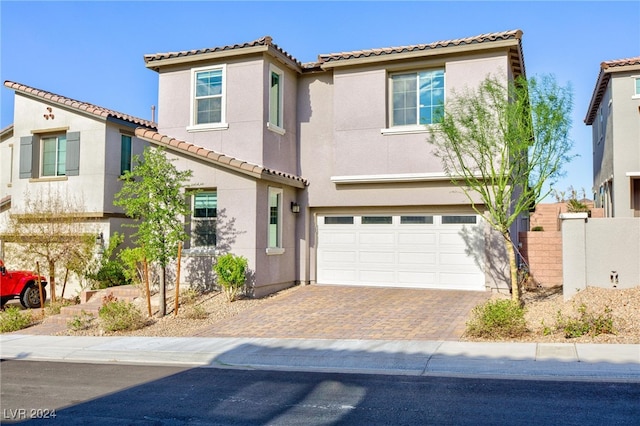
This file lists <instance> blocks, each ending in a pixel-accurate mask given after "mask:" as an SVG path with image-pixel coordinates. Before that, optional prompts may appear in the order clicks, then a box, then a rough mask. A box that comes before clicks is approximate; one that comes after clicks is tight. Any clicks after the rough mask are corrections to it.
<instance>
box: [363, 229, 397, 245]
mask: <svg viewBox="0 0 640 426" xmlns="http://www.w3.org/2000/svg"><path fill="white" fill-rule="evenodd" d="M358 241H359V242H360V244H369V245H375V246H378V245H389V246H392V245H393V244H394V242H395V233H394V232H385V233H376V232H368V231H360V234H359V238H358Z"/></svg>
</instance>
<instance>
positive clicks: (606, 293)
mask: <svg viewBox="0 0 640 426" xmlns="http://www.w3.org/2000/svg"><path fill="white" fill-rule="evenodd" d="M298 288H299V287H293V288H290V289H287V290H284V291H281V292H279V293H276V294H273V295H271V296H268V297H265V298H261V299H249V298H242V299H239V300H236V301H235V302H232V303H229V302H227V300H226V299H225V297H224V295H223V294H222V293H218V292H211V293H207V294H204V295H202V296H200V297H199V298H198V299H197V300H196V301H195V303H194V304H193V305H187V306H181V307H180V308H179V314H178V315H177V316H175V315H174V313H173V312H172V310H170V311H169V312H168V314H167V316H165V317H164V318H157V317H154V318H153V319H151V320H150V324H149V325H148V326H146V327H144V328H142V329H139V330H135V331H127V332H117V333H112V334H111V335H127V336H155V337H157V336H173V337H179V336H193V335H196V334H197V333H198V332H199V331H200V330H203V329H206V328H207V327H210V326H211V325H213V324H215V323H217V322H219V321H222V320H225V319H232V318H234V317H236V318H237V319H238V320H241V318H242V316H241V313H242V312H243V311H245V310H248V309H252V308H255V307H258V306H260V305H261V304H263V303H268V302H269V301H270V300H271V299H273V298H278V297H281V296H283V295H284V294H285V293H286V292H290V291H296V290H297V289H298ZM494 297H496V298H499V297H507V296H503V295H496V296H494ZM523 300H524V302H525V318H526V321H527V326H528V328H529V333H527V334H526V335H525V336H523V337H520V338H517V339H511V341H518V342H543V343H544V342H558V343H618V344H640V286H639V287H635V288H630V289H604V288H596V287H588V288H587V289H586V290H582V291H580V292H579V293H578V294H577V295H576V296H575V297H573V298H572V299H571V300H568V301H565V300H564V299H563V296H562V290H561V288H551V289H538V290H536V291H530V292H526V293H525V294H524V295H523ZM167 302H168V303H167V306H168V307H173V301H172V300H171V299H169V300H168V301H167ZM583 304H584V306H585V307H586V311H587V312H589V313H592V314H594V315H602V314H605V312H606V310H608V309H610V310H611V311H610V314H611V316H612V318H613V326H614V329H615V334H601V335H598V336H592V335H585V336H581V337H576V338H571V339H567V338H565V336H564V333H563V332H562V331H555V330H553V329H554V325H555V324H556V320H557V317H558V313H559V312H560V313H561V315H562V316H563V317H565V318H577V317H578V316H579V311H578V308H579V307H580V306H581V305H583ZM193 306H199V307H200V308H198V309H199V311H200V312H205V314H206V317H205V318H201V319H194V318H193V315H192V314H193V312H194V308H193ZM142 310H143V312H144V311H146V308H144V307H143V309H142ZM545 329H546V330H547V333H545ZM549 330H552V331H554V332H552V333H549ZM63 334H67V335H105V333H103V332H101V331H100V330H99V329H98V328H97V327H92V328H90V329H87V330H82V331H75V332H74V331H67V332H65V333H63ZM462 340H476V341H478V340H484V341H487V340H492V339H469V338H466V337H464V336H463V338H462ZM493 340H495V339H493Z"/></svg>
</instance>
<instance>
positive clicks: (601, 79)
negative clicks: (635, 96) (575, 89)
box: [584, 56, 640, 125]
mask: <svg viewBox="0 0 640 426" xmlns="http://www.w3.org/2000/svg"><path fill="white" fill-rule="evenodd" d="M627 67H640V56H636V57H634V58H625V59H615V60H612V61H604V62H601V63H600V73H599V74H598V80H597V81H596V86H595V87H594V89H593V94H592V95H591V102H590V103H589V109H588V110H587V115H586V117H585V118H584V122H585V124H587V125H591V124H593V121H594V120H595V119H596V115H597V114H598V108H599V107H600V102H602V98H603V97H604V94H605V92H606V91H607V87H608V86H609V80H611V73H614V72H621V71H625V70H627V69H628V68H627Z"/></svg>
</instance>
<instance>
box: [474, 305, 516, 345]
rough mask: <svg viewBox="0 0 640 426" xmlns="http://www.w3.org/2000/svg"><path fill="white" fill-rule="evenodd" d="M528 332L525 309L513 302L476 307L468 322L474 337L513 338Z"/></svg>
mask: <svg viewBox="0 0 640 426" xmlns="http://www.w3.org/2000/svg"><path fill="white" fill-rule="evenodd" d="M526 332H527V325H526V321H525V319H524V308H522V307H521V306H520V305H519V304H518V303H516V302H514V301H512V300H494V301H488V302H486V303H484V304H482V305H479V306H476V307H475V308H474V309H473V311H472V317H471V320H470V321H469V322H467V334H468V335H469V336H472V337H491V338H511V337H519V336H522V335H523V334H525V333H526Z"/></svg>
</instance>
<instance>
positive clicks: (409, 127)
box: [381, 68, 446, 135]
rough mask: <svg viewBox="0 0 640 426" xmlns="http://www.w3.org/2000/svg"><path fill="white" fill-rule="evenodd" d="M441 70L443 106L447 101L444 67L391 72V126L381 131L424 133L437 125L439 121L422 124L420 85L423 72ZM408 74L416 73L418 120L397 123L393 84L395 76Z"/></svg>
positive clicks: (385, 133) (389, 79)
mask: <svg viewBox="0 0 640 426" xmlns="http://www.w3.org/2000/svg"><path fill="white" fill-rule="evenodd" d="M433 71H439V72H442V77H443V87H442V90H443V108H444V102H445V101H446V98H445V97H446V90H445V88H446V73H445V69H444V68H430V69H420V70H415V71H404V72H397V73H392V74H389V78H388V81H389V104H388V120H389V128H387V129H381V133H382V134H384V135H391V134H406V133H422V132H427V131H428V127H429V126H434V125H437V124H438V123H429V124H420V123H419V120H420V116H419V114H420V87H419V75H420V73H423V72H433ZM406 74H414V75H415V78H416V80H417V84H416V89H417V90H416V98H417V99H416V122H415V123H412V124H395V123H394V119H393V84H394V76H398V75H406Z"/></svg>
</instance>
